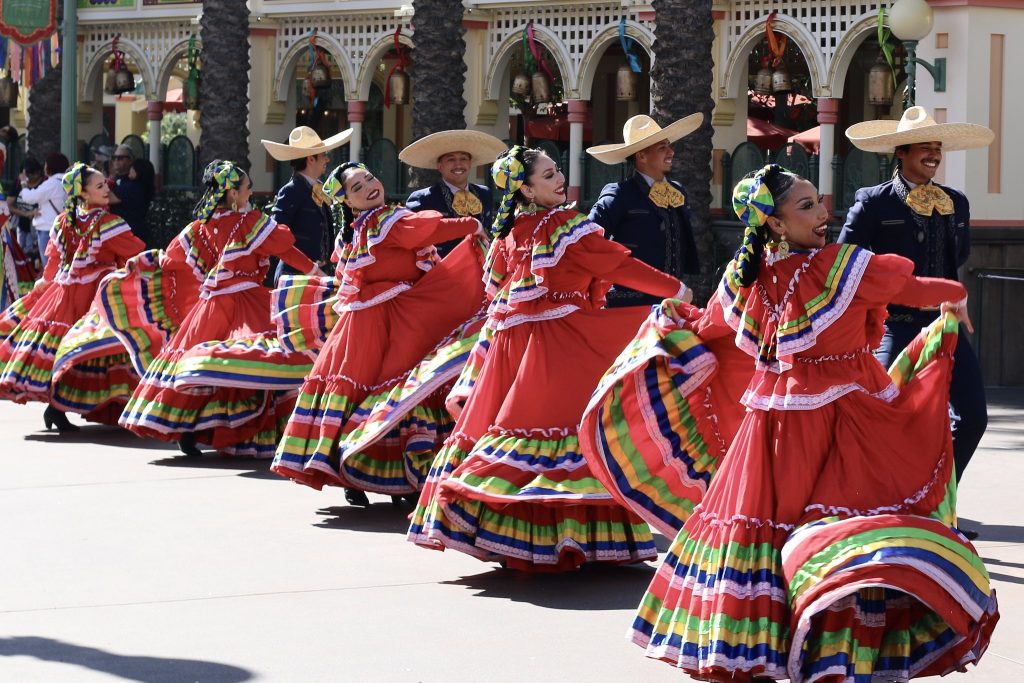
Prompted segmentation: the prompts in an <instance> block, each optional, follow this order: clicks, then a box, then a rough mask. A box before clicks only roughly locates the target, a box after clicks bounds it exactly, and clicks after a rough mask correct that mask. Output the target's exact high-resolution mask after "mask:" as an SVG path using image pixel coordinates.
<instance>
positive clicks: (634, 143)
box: [587, 112, 704, 164]
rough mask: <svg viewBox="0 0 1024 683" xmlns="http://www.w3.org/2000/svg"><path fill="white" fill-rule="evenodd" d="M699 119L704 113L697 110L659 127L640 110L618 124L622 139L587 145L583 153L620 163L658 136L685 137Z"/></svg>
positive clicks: (598, 158)
mask: <svg viewBox="0 0 1024 683" xmlns="http://www.w3.org/2000/svg"><path fill="white" fill-rule="evenodd" d="M703 122H704V114H702V113H700V112H697V113H696V114H690V115H689V116H687V117H686V118H682V119H679V120H678V121H676V122H675V123H673V124H672V125H670V126H666V127H665V128H662V127H661V126H659V125H658V124H657V122H655V120H654V119H652V118H651V117H650V116H647V115H645V114H640V115H639V116H634V117H633V118H631V119H629V120H628V121H626V125H624V126H623V127H622V139H623V140H624V141H625V142H623V143H622V144H613V145H598V146H597V147H588V148H587V154H589V155H590V156H592V157H594V158H595V159H597V160H598V161H600V162H602V163H605V164H621V163H622V162H623V161H625V160H626V159H628V158H629V157H630V156H632V155H633V154H635V153H636V152H639V151H640V150H642V149H647V148H648V147H650V146H651V145H655V144H657V143H659V142H661V141H662V140H668V141H669V142H675V141H676V140H678V139H679V138H682V137H686V136H687V135H689V134H690V133H692V132H693V131H695V130H697V129H698V128H700V124H701V123H703Z"/></svg>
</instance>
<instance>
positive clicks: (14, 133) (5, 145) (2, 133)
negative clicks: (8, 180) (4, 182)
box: [0, 126, 18, 175]
mask: <svg viewBox="0 0 1024 683" xmlns="http://www.w3.org/2000/svg"><path fill="white" fill-rule="evenodd" d="M17 142H18V130H17V129H16V128H15V127H14V126H4V127H3V128H0V175H2V174H3V172H4V166H6V164H7V150H8V149H10V148H11V147H12V146H13V145H14V144H15V143H17Z"/></svg>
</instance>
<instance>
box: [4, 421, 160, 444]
mask: <svg viewBox="0 0 1024 683" xmlns="http://www.w3.org/2000/svg"><path fill="white" fill-rule="evenodd" d="M78 425H79V426H80V427H81V430H80V431H77V432H67V433H65V434H61V433H60V432H57V431H56V430H54V431H49V432H48V431H46V430H45V429H43V428H42V427H40V430H39V431H38V432H34V433H32V434H26V435H25V437H24V438H25V441H38V442H40V443H54V444H74V443H94V444H102V445H104V446H111V447H113V448H145V449H146V450H150V449H152V450H169V449H171V448H175V446H174V444H165V443H162V442H160V441H154V440H149V439H142V438H140V437H138V436H135V435H134V434H132V433H131V432H129V431H128V430H127V429H121V428H120V427H111V426H108V425H98V424H88V423H78ZM175 450H176V449H175Z"/></svg>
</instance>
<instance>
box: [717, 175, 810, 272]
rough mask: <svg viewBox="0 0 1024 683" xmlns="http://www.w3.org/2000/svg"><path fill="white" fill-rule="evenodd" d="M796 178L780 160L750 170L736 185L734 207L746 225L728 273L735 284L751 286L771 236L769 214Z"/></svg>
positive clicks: (733, 199) (774, 209)
mask: <svg viewBox="0 0 1024 683" xmlns="http://www.w3.org/2000/svg"><path fill="white" fill-rule="evenodd" d="M797 180H801V178H800V176H798V175H797V174H796V173H793V172H791V171H787V170H786V169H784V168H782V167H781V166H779V165H778V164H768V165H767V166H765V167H764V168H762V169H760V170H758V171H755V172H753V173H750V174H748V175H747V177H745V178H744V179H743V180H741V181H740V182H739V183H737V185H736V187H735V188H734V189H733V191H732V208H733V211H735V212H736V215H737V216H738V217H739V219H740V220H741V221H743V224H744V225H746V226H747V227H746V230H745V231H744V232H743V243H742V244H740V248H739V249H737V250H736V255H735V256H734V257H733V261H734V262H735V263H736V268H735V270H734V271H732V272H730V273H729V275H727V277H729V278H730V279H731V280H732V281H733V282H732V284H733V285H734V286H738V287H749V286H750V285H752V284H754V281H755V280H757V274H758V272H759V271H760V269H761V252H762V251H764V248H765V246H766V245H767V244H768V242H769V240H770V231H769V229H768V216H771V215H772V214H774V213H775V211H776V209H777V207H778V206H779V204H781V203H782V201H783V200H784V199H785V197H786V195H787V194H789V191H790V190H791V189H792V188H793V184H794V183H796V181H797Z"/></svg>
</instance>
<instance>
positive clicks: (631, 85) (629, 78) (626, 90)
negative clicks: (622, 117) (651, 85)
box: [615, 64, 638, 102]
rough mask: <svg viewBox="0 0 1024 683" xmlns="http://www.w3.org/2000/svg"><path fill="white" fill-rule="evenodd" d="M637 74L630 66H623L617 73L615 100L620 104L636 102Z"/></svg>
mask: <svg viewBox="0 0 1024 683" xmlns="http://www.w3.org/2000/svg"><path fill="white" fill-rule="evenodd" d="M637 80H638V78H637V74H636V72H635V71H633V69H632V68H631V67H630V66H629V64H623V65H622V66H620V67H619V70H618V71H617V72H615V99H617V100H619V101H620V102H633V101H634V100H636V85H637Z"/></svg>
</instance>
